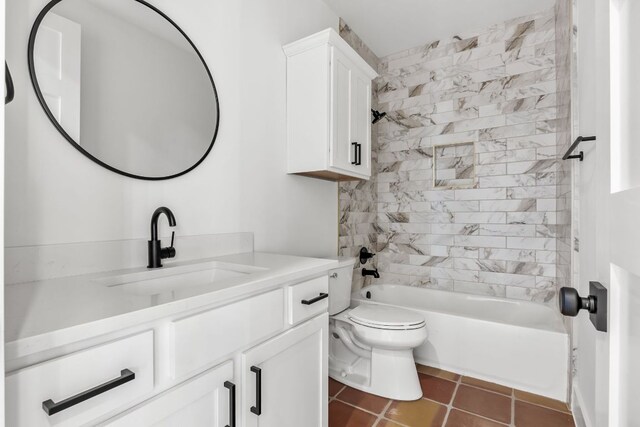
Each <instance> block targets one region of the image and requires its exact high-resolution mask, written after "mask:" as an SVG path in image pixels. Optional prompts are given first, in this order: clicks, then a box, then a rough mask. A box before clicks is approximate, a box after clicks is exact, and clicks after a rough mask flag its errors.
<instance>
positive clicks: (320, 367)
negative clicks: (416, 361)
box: [242, 314, 329, 427]
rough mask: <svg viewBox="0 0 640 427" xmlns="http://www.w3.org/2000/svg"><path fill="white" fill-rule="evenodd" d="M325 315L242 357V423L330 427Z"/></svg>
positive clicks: (250, 425) (271, 426) (249, 426)
mask: <svg viewBox="0 0 640 427" xmlns="http://www.w3.org/2000/svg"><path fill="white" fill-rule="evenodd" d="M328 322H329V318H328V315H327V314H324V315H322V316H319V317H316V318H315V319H313V320H310V321H307V322H305V323H303V324H302V325H300V326H298V327H296V328H294V329H290V330H288V331H287V332H285V333H283V334H281V335H279V336H278V337H276V338H274V339H272V340H269V341H267V342H265V343H264V344H261V345H259V346H257V347H254V348H252V349H251V350H249V351H247V352H245V353H243V355H242V372H243V374H242V390H243V392H242V396H243V397H242V402H243V403H242V411H243V415H242V418H243V420H244V423H243V426H244V427H276V426H277V427H300V426H307V427H313V426H315V427H323V426H327V423H328V421H327V399H328V397H327V396H328V391H327V360H328V359H327V358H328V354H329V349H328V347H327V345H328V341H327V323H328Z"/></svg>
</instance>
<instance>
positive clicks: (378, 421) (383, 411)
mask: <svg viewBox="0 0 640 427" xmlns="http://www.w3.org/2000/svg"><path fill="white" fill-rule="evenodd" d="M393 402H395V400H393V399H389V401H388V402H387V404H386V405H384V408H383V409H382V412H380V414H379V415H378V419H377V420H376V422H375V423H374V424H373V427H376V426H377V425H378V424H380V420H382V419H384V415H385V414H386V413H387V411H388V410H389V408H390V407H391V405H393Z"/></svg>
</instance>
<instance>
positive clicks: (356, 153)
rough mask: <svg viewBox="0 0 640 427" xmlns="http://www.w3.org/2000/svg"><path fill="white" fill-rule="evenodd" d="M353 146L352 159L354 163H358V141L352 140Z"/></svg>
mask: <svg viewBox="0 0 640 427" xmlns="http://www.w3.org/2000/svg"><path fill="white" fill-rule="evenodd" d="M351 146H352V147H353V160H352V161H351V164H352V165H357V164H358V143H357V142H352V143H351Z"/></svg>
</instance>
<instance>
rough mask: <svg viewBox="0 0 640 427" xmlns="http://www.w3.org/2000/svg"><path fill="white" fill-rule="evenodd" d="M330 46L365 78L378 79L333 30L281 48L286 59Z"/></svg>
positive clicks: (324, 31)
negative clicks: (335, 48) (363, 74)
mask: <svg viewBox="0 0 640 427" xmlns="http://www.w3.org/2000/svg"><path fill="white" fill-rule="evenodd" d="M326 44H330V45H333V46H336V47H337V48H338V49H339V50H340V52H341V53H343V54H344V55H345V56H346V57H347V58H348V59H349V60H350V61H351V62H353V63H354V65H356V66H357V67H358V68H359V69H360V71H362V72H363V73H365V74H366V76H367V77H368V78H369V79H371V80H373V79H375V78H376V77H378V73H377V72H376V70H374V69H373V68H371V66H370V65H369V64H368V63H367V62H366V61H365V60H364V59H362V57H361V56H360V55H359V54H358V52H356V51H355V50H354V49H353V48H352V47H351V46H349V43H347V42H346V41H345V40H344V39H343V38H342V37H340V35H339V34H338V33H337V32H336V30H334V29H333V28H327V29H326V30H322V31H320V32H318V33H315V34H312V35H310V36H307V37H305V38H303V39H301V40H297V41H295V42H293V43H289V44H286V45H284V46H282V50H283V51H284V54H285V55H287V56H288V57H291V56H295V55H297V54H299V53H302V52H305V51H307V50H309V49H314V48H316V47H319V46H324V45H326Z"/></svg>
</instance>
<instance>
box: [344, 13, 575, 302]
mask: <svg viewBox="0 0 640 427" xmlns="http://www.w3.org/2000/svg"><path fill="white" fill-rule="evenodd" d="M556 48H557V43H556V19H555V10H553V9H552V10H548V11H545V12H541V13H539V14H536V15H532V16H525V17H521V18H517V19H512V20H509V21H507V22H503V23H499V24H496V25H493V26H491V27H489V28H486V29H485V30H483V31H476V32H472V33H467V34H458V35H457V36H455V37H452V38H450V39H447V40H440V41H436V42H432V43H428V44H425V45H423V46H418V47H416V48H413V49H409V50H405V51H402V52H398V53H396V54H392V55H390V56H387V57H384V58H381V59H380V64H379V68H378V69H379V72H380V74H381V77H380V78H379V79H378V81H377V88H378V93H377V102H378V107H379V109H380V110H381V111H386V112H387V113H388V119H387V120H386V121H383V122H381V124H379V125H378V127H377V131H378V132H377V139H378V141H377V176H376V177H375V179H374V180H373V182H372V183H374V184H375V186H376V189H377V194H376V196H366V197H365V195H364V194H362V195H358V196H357V197H352V198H351V200H356V201H357V200H359V199H362V198H364V199H366V203H367V206H366V208H367V209H369V208H370V207H371V206H370V204H369V203H371V202H374V203H376V206H377V209H376V210H370V211H368V213H372V212H375V211H377V212H376V213H377V220H376V221H375V222H366V223H360V224H357V225H356V224H355V223H353V222H350V223H349V227H348V228H349V230H352V229H358V228H359V227H361V231H362V232H366V233H370V232H374V233H377V237H375V238H374V237H373V236H371V237H370V241H371V242H373V241H374V239H376V240H377V251H378V255H377V265H378V268H379V270H380V272H381V275H382V279H381V280H380V282H384V283H398V284H404V285H412V286H424V287H432V288H439V289H445V290H449V291H456V292H470V293H476V294H487V295H497V296H506V297H508V298H514V299H525V300H534V301H539V302H545V303H553V302H554V299H555V296H556V287H557V281H556V277H557V275H558V273H557V268H556V267H557V262H558V260H559V259H564V258H562V256H561V255H559V254H558V249H559V248H564V246H560V245H559V243H558V238H557V232H558V206H559V204H560V199H559V198H558V190H559V189H560V187H561V186H560V185H559V184H558V179H559V178H558V171H559V168H560V163H559V162H558V160H557V155H558V152H560V151H561V150H560V149H559V147H558V144H559V143H564V141H565V140H566V135H558V132H559V131H560V130H559V129H560V125H562V124H565V123H566V120H565V119H566V116H565V114H566V108H567V107H566V103H565V102H564V101H562V102H559V101H558V97H557V89H558V82H557V81H556V62H557V61H558V55H557V54H556ZM563 99H564V98H563ZM559 111H561V113H560V114H559ZM563 129H564V128H562V132H564V130H563ZM374 132H375V128H374ZM463 142H472V143H473V144H474V148H475V155H474V160H475V175H476V181H475V182H474V183H473V184H471V185H469V186H467V187H459V186H456V187H453V186H452V187H448V188H446V187H445V188H434V186H433V163H434V162H433V153H434V151H433V146H437V145H442V144H452V143H463ZM436 155H437V151H436ZM350 185H355V186H356V187H357V186H358V185H359V184H350ZM365 185H366V184H365ZM346 191H348V190H346V189H345V190H343V191H342V192H341V201H342V196H343V195H344V194H346ZM350 191H351V193H354V194H355V191H354V188H351V189H350ZM562 191H565V190H564V189H562ZM563 197H566V194H565V193H563ZM562 200H564V199H562ZM352 203H353V201H352ZM362 207H364V206H362ZM563 208H564V205H563ZM341 209H342V208H341ZM352 211H354V209H353V205H352V206H351V207H350V209H349V210H341V212H342V213H343V215H344V214H346V213H347V212H348V213H349V215H352V214H351V212H352ZM349 218H350V219H351V218H352V217H351V216H349ZM563 218H564V217H563ZM366 219H367V221H369V220H370V217H367V218H366ZM563 220H564V219H563ZM341 227H342V226H341ZM345 228H346V227H345ZM341 231H342V230H341ZM344 231H347V230H346V229H345V230H344ZM353 234H355V235H356V236H362V235H363V234H358V233H352V235H353ZM345 238H346V236H345ZM344 241H345V240H343V237H341V242H344ZM562 245H564V242H563V243H562ZM341 246H342V245H341ZM345 247H346V245H345Z"/></svg>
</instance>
